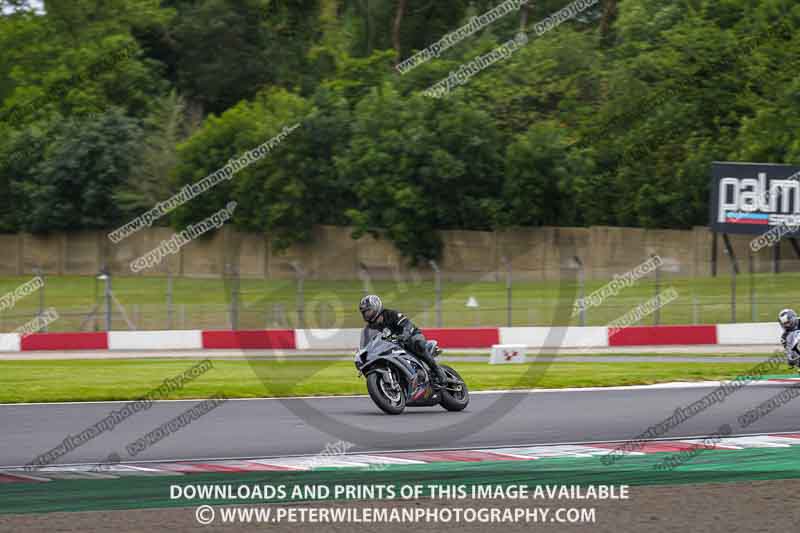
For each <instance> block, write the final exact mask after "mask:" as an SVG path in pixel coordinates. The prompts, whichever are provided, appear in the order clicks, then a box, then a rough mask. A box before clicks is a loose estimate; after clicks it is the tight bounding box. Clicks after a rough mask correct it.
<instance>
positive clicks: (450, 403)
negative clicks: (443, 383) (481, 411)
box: [439, 365, 469, 411]
mask: <svg viewBox="0 0 800 533" xmlns="http://www.w3.org/2000/svg"><path fill="white" fill-rule="evenodd" d="M440 366H441V367H442V370H444V372H445V374H447V375H448V377H454V378H456V379H457V380H458V381H460V382H461V383H460V387H461V390H460V391H458V392H453V391H449V390H447V389H442V392H441V394H442V399H441V401H440V402H439V405H441V406H442V407H444V408H445V409H447V410H448V411H463V410H464V409H465V408H466V407H467V405H469V389H468V388H467V384H466V383H465V382H464V380H463V379H462V378H461V376H460V375H459V373H458V372H456V371H455V370H453V369H452V368H451V367H449V366H446V365H440Z"/></svg>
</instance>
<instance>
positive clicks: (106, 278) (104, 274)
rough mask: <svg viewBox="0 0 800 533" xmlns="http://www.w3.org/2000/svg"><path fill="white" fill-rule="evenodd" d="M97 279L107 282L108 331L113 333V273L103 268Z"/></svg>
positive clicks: (105, 291)
mask: <svg viewBox="0 0 800 533" xmlns="http://www.w3.org/2000/svg"><path fill="white" fill-rule="evenodd" d="M97 279H99V280H101V281H104V282H105V290H104V292H103V294H104V296H105V300H106V331H111V273H110V272H108V270H107V269H106V267H103V270H101V271H100V274H99V275H98V276H97Z"/></svg>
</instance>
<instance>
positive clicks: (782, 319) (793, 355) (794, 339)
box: [778, 309, 800, 368]
mask: <svg viewBox="0 0 800 533" xmlns="http://www.w3.org/2000/svg"><path fill="white" fill-rule="evenodd" d="M778 323H779V324H780V325H781V327H782V328H783V334H781V344H782V345H783V349H784V350H785V351H786V361H787V362H788V363H789V366H795V367H798V368H800V320H798V318H797V313H795V312H794V310H792V309H783V310H782V311H781V312H780V313H778Z"/></svg>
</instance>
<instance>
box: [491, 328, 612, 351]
mask: <svg viewBox="0 0 800 533" xmlns="http://www.w3.org/2000/svg"><path fill="white" fill-rule="evenodd" d="M500 342H501V343H503V344H524V345H525V346H527V347H529V348H597V347H604V346H608V328H606V327H603V326H588V327H580V326H570V327H552V328H550V327H539V328H536V327H534V328H500Z"/></svg>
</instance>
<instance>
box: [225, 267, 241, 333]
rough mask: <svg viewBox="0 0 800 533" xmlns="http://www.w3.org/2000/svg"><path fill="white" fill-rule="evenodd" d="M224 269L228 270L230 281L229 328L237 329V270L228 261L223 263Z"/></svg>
mask: <svg viewBox="0 0 800 533" xmlns="http://www.w3.org/2000/svg"><path fill="white" fill-rule="evenodd" d="M225 270H226V271H227V272H228V274H229V276H230V279H231V281H232V283H231V307H230V316H231V329H233V330H237V329H239V272H238V270H237V269H236V266H235V265H231V264H230V263H229V264H227V265H225Z"/></svg>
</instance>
